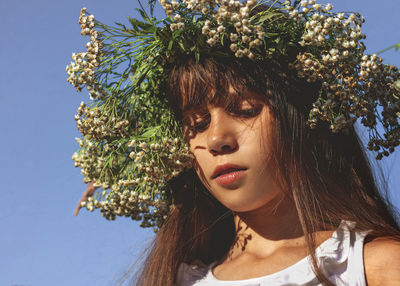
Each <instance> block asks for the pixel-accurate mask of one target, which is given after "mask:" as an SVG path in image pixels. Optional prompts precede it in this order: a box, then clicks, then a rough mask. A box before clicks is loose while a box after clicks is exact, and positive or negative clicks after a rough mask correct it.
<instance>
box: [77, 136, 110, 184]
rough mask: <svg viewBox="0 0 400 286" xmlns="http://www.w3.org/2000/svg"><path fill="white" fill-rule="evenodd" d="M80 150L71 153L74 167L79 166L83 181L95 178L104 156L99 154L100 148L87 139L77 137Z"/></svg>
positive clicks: (100, 168)
mask: <svg viewBox="0 0 400 286" xmlns="http://www.w3.org/2000/svg"><path fill="white" fill-rule="evenodd" d="M77 141H78V144H79V146H80V147H81V150H80V151H79V152H75V153H74V154H73V155H72V159H73V160H74V165H75V167H81V173H82V175H83V176H84V179H83V181H84V182H85V183H89V182H92V181H93V180H94V179H97V178H98V177H99V176H100V174H101V170H102V168H103V166H104V162H105V160H104V158H103V157H102V156H101V150H100V149H99V148H98V147H97V146H96V145H95V144H93V142H92V141H89V140H87V139H83V140H82V139H80V138H78V139H77Z"/></svg>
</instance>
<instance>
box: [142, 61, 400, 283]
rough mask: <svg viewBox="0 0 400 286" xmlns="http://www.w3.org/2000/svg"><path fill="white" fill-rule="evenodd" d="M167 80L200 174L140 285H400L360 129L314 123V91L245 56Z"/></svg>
mask: <svg viewBox="0 0 400 286" xmlns="http://www.w3.org/2000/svg"><path fill="white" fill-rule="evenodd" d="M169 83H170V85H169V86H170V91H169V93H170V94H171V96H175V98H173V99H170V101H172V102H174V103H175V106H177V107H178V108H179V111H178V112H179V115H181V116H182V120H183V126H184V129H185V134H186V136H187V140H188V143H189V146H190V150H191V152H192V153H193V155H194V157H195V167H194V169H195V174H185V175H183V176H186V177H188V178H189V182H187V183H183V181H180V183H179V184H177V189H176V190H175V191H176V193H179V192H180V193H179V195H178V194H177V196H182V198H180V200H179V204H176V208H174V210H173V211H172V212H171V214H170V217H169V218H168V219H167V221H166V223H165V224H164V226H163V227H162V228H161V230H160V232H159V233H158V235H157V238H156V241H155V245H154V248H153V250H152V252H151V254H150V256H149V258H148V260H147V262H146V264H145V266H144V272H143V274H142V276H141V277H140V280H139V283H138V285H320V284H319V283H321V284H325V285H398V284H399V283H400V242H399V241H398V240H399V238H400V236H399V226H398V223H397V222H396V219H395V218H394V215H393V214H392V212H391V209H390V208H389V207H388V206H387V205H386V203H385V201H384V200H383V199H382V197H381V195H380V193H379V188H378V186H377V184H376V182H375V179H374V177H373V173H372V171H371V167H370V165H369V163H368V160H367V158H366V156H365V153H364V151H363V148H362V146H361V143H360V140H359V138H358V136H357V134H356V132H355V131H354V129H352V130H351V131H350V132H349V133H348V134H334V133H329V131H327V130H326V129H324V128H326V126H324V127H321V128H318V129H316V130H310V129H309V128H307V126H306V124H305V118H307V116H306V114H305V113H304V112H305V111H306V109H305V106H308V105H311V103H312V100H313V98H314V97H315V96H316V95H315V93H316V90H318V89H317V88H316V87H315V86H312V85H309V84H306V83H304V82H302V81H301V80H299V79H297V78H296V76H295V75H293V74H291V73H290V71H283V70H282V69H281V68H280V67H279V66H277V64H276V63H273V62H269V63H265V65H263V66H254V65H252V63H251V62H249V61H247V60H242V61H239V60H236V61H234V62H232V61H229V62H215V61H213V60H205V61H203V62H200V63H195V62H194V61H193V60H190V59H189V60H186V61H182V62H180V63H174V68H173V69H172V73H171V75H170V81H169ZM181 180H183V178H181ZM190 180H192V181H194V183H193V185H191V186H187V187H186V188H185V189H184V190H179V187H182V185H184V184H187V185H189V184H190ZM210 194H211V195H210ZM311 265H313V266H314V271H315V273H314V272H313V270H312V267H311ZM364 269H365V270H364ZM176 275H177V276H176ZM175 279H177V281H176V280H175Z"/></svg>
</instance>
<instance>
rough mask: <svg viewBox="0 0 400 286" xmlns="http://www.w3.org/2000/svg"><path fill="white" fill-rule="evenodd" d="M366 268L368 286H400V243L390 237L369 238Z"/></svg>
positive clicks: (366, 246)
mask: <svg viewBox="0 0 400 286" xmlns="http://www.w3.org/2000/svg"><path fill="white" fill-rule="evenodd" d="M364 267H365V276H366V279H367V285H368V286H375V285H386V286H391V285H400V241H398V240H395V239H394V238H390V237H379V238H375V239H368V238H367V240H366V242H365V245H364Z"/></svg>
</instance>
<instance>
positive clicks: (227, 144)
mask: <svg viewBox="0 0 400 286" xmlns="http://www.w3.org/2000/svg"><path fill="white" fill-rule="evenodd" d="M209 112H210V115H211V121H210V125H209V128H208V134H207V135H208V136H207V146H208V150H209V152H210V153H212V154H213V155H219V154H228V153H232V152H235V151H236V150H237V149H238V141H237V133H238V132H237V130H236V128H235V120H234V119H233V118H232V117H231V116H230V115H229V114H228V113H226V111H225V110H224V108H213V110H210V111H209Z"/></svg>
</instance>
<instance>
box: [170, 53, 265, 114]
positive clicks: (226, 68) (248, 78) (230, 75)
mask: <svg viewBox="0 0 400 286" xmlns="http://www.w3.org/2000/svg"><path fill="white" fill-rule="evenodd" d="M229 61H230V62H229ZM251 70H253V71H254V66H253V67H252V68H251V67H250V66H248V63H246V62H240V63H239V62H236V61H232V59H226V62H222V61H221V62H216V61H214V60H211V59H207V60H204V61H200V62H198V63H196V62H195V61H194V60H192V59H186V60H182V61H181V62H178V63H177V62H175V63H174V66H173V68H172V69H171V73H170V75H169V80H168V96H169V102H170V104H171V105H172V107H173V109H174V110H175V111H176V115H177V117H178V119H182V113H183V112H184V111H187V110H192V109H198V108H202V107H204V106H206V105H207V104H214V105H215V104H217V105H221V106H224V107H227V106H231V105H237V104H238V103H240V102H241V101H243V100H244V99H249V98H254V94H258V95H260V96H263V97H264V94H265V86H264V87H262V86H257V85H256V83H263V82H264V83H265V80H262V79H260V76H264V75H265V73H261V72H260V73H258V72H253V73H249V71H251ZM243 71H246V73H244V72H243ZM264 101H265V100H264Z"/></svg>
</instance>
